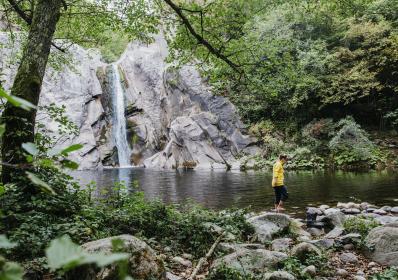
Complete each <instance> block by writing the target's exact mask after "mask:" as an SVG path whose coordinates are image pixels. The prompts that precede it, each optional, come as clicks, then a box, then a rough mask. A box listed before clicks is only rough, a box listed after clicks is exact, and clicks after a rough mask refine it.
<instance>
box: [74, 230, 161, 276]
mask: <svg viewBox="0 0 398 280" xmlns="http://www.w3.org/2000/svg"><path fill="white" fill-rule="evenodd" d="M113 239H120V240H122V241H123V242H124V249H123V251H124V252H126V253H129V254H130V257H129V259H128V266H127V269H128V273H129V275H131V276H132V277H134V279H137V280H146V279H151V278H154V279H166V271H165V268H164V265H163V262H162V261H161V260H160V258H158V257H157V256H156V254H155V252H154V251H153V250H152V249H151V248H150V247H149V246H148V245H147V244H146V243H145V242H143V241H141V240H139V239H138V238H136V237H134V236H131V235H127V234H125V235H119V236H115V237H108V238H104V239H100V240H96V241H91V242H88V243H85V244H83V245H82V248H83V249H84V250H86V251H87V252H89V253H97V252H102V253H105V254H109V253H111V252H112V247H113V246H112V240H113ZM117 275H118V269H117V265H116V264H112V265H110V266H107V267H105V268H101V269H100V268H97V267H96V266H93V265H88V266H83V267H79V268H77V269H76V270H73V271H71V272H68V277H69V278H68V279H81V280H85V279H87V280H88V279H96V280H107V279H117ZM112 277H114V278H112Z"/></svg>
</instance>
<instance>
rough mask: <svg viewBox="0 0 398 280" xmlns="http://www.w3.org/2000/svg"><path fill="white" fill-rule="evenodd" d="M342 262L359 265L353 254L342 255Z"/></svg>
mask: <svg viewBox="0 0 398 280" xmlns="http://www.w3.org/2000/svg"><path fill="white" fill-rule="evenodd" d="M340 260H342V261H343V262H347V263H357V262H358V258H357V256H355V255H354V254H353V253H342V254H341V255H340Z"/></svg>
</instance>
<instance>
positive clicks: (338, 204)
mask: <svg viewBox="0 0 398 280" xmlns="http://www.w3.org/2000/svg"><path fill="white" fill-rule="evenodd" d="M336 207H337V208H340V209H343V208H348V206H347V203H342V202H338V203H337V206H336Z"/></svg>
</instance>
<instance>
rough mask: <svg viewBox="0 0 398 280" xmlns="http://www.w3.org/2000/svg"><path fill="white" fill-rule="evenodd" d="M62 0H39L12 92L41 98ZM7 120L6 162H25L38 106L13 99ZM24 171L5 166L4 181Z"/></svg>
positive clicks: (3, 151)
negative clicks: (18, 103)
mask: <svg viewBox="0 0 398 280" xmlns="http://www.w3.org/2000/svg"><path fill="white" fill-rule="evenodd" d="M61 7H62V0H39V1H38V2H37V5H36V9H35V11H34V15H33V19H32V23H31V26H30V30H29V36H28V41H27V44H26V46H25V48H24V52H23V56H22V59H21V64H20V65H19V68H18V72H17V74H16V77H15V80H14V84H13V86H12V89H11V94H12V95H15V96H18V97H20V98H23V99H25V100H27V101H29V102H31V103H32V104H34V105H37V104H38V102H39V96H40V91H41V86H42V82H43V77H44V73H45V70H46V65H47V61H48V56H49V54H50V49H51V41H52V38H53V35H54V32H55V28H56V25H57V22H58V20H59V17H60V10H61ZM2 118H3V122H4V123H5V128H6V129H5V132H4V134H3V145H2V149H1V154H2V160H3V162H6V163H9V164H14V165H23V164H25V163H26V159H25V156H24V153H23V150H22V147H21V145H22V143H25V142H34V128H35V119H36V110H30V111H26V110H23V109H22V108H19V107H14V106H12V105H11V104H10V103H7V104H6V108H5V110H4V113H3V115H2ZM20 172H21V171H20V170H18V168H13V167H9V166H3V170H2V182H3V183H9V182H12V181H16V179H17V177H18V174H19V173H20Z"/></svg>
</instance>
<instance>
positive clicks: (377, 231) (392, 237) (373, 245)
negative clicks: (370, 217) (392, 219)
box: [365, 223, 398, 266]
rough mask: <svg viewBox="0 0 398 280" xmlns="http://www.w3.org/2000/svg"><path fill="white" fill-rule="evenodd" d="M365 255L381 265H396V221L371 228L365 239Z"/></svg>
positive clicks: (397, 244)
mask: <svg viewBox="0 0 398 280" xmlns="http://www.w3.org/2000/svg"><path fill="white" fill-rule="evenodd" d="M365 244H366V248H368V249H367V250H366V252H365V253H366V255H367V256H368V257H370V258H371V259H372V260H373V261H375V262H378V263H380V264H383V265H389V266H398V223H395V224H387V225H384V226H381V227H377V228H374V229H372V230H371V231H370V232H369V234H368V236H367V237H366V239H365Z"/></svg>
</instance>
